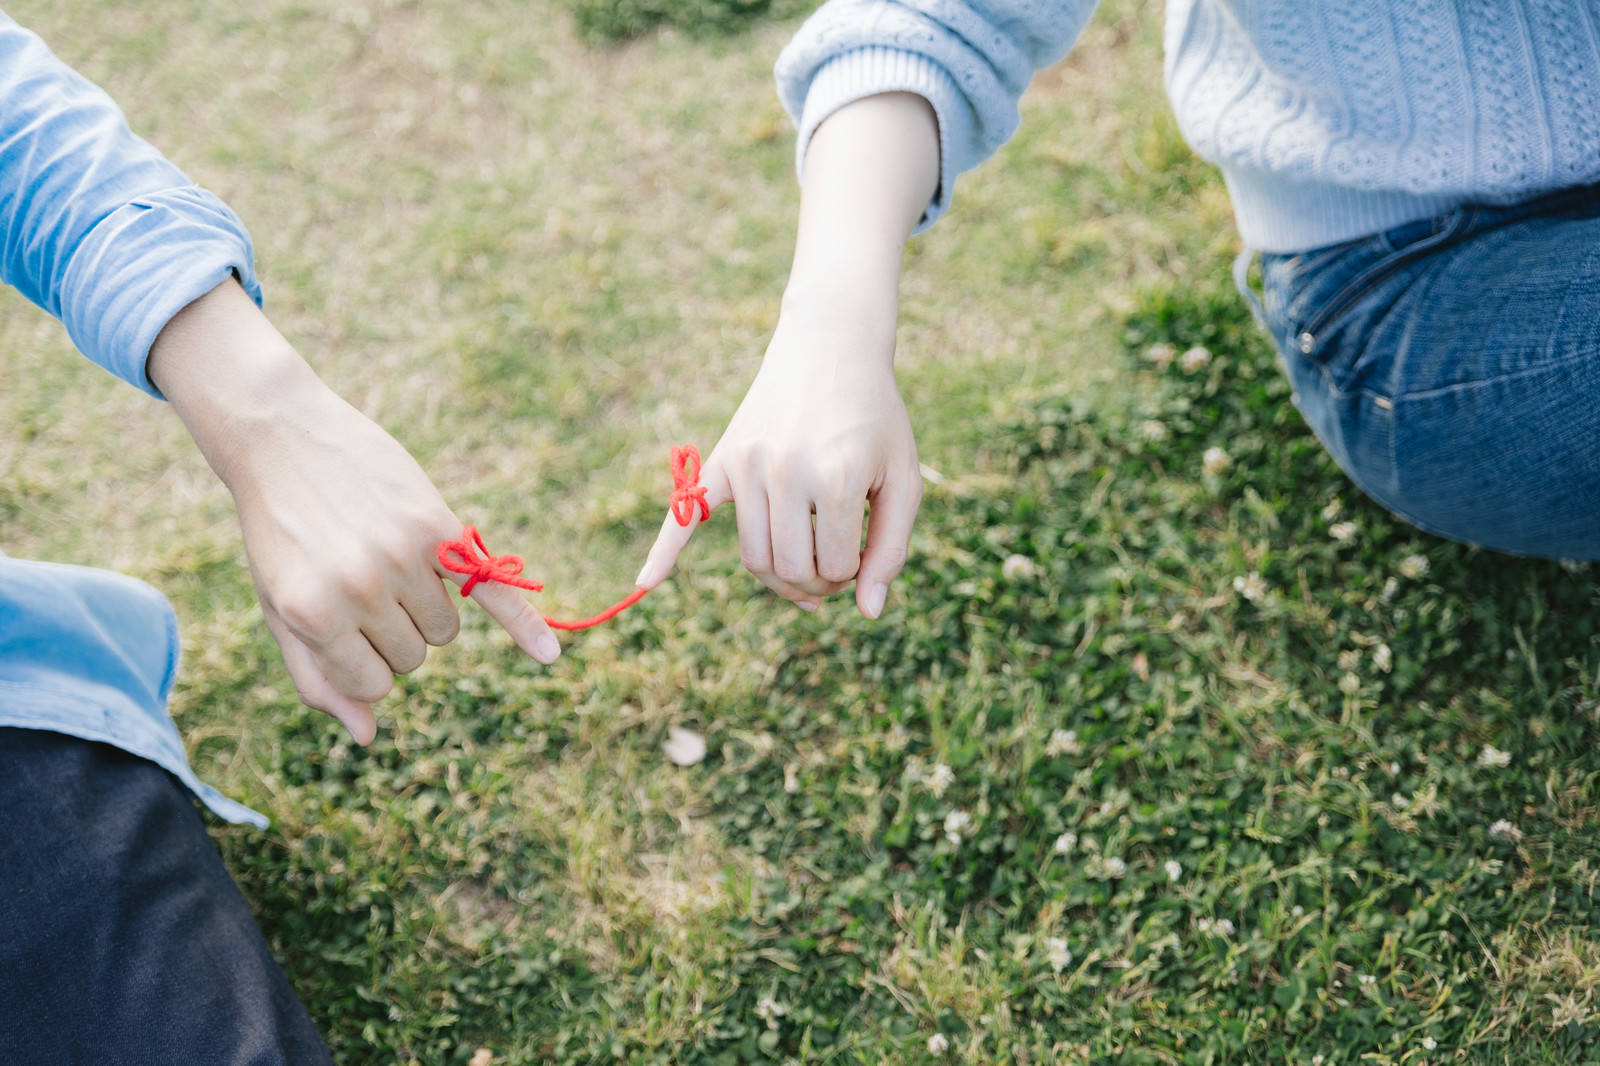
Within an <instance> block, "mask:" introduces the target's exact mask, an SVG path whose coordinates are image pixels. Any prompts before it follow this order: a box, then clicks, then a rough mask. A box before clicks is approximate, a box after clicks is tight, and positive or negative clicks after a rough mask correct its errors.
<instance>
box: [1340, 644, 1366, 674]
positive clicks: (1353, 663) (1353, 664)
mask: <svg viewBox="0 0 1600 1066" xmlns="http://www.w3.org/2000/svg"><path fill="white" fill-rule="evenodd" d="M1360 668H1361V653H1360V652H1359V651H1357V650H1356V649H1354V648H1346V649H1345V650H1344V651H1342V652H1340V653H1339V669H1341V670H1343V671H1345V672H1346V673H1349V672H1351V671H1352V670H1359V669H1360Z"/></svg>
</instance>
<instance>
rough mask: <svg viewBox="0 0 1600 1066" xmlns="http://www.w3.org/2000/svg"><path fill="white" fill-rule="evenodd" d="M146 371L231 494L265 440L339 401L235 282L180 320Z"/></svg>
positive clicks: (164, 334)
mask: <svg viewBox="0 0 1600 1066" xmlns="http://www.w3.org/2000/svg"><path fill="white" fill-rule="evenodd" d="M146 372H147V373H148V374H149V376H150V380H151V382H152V383H154V385H155V386H156V387H157V388H158V389H160V390H161V392H162V394H163V395H164V396H166V398H167V400H168V402H169V403H170V404H171V405H172V408H173V410H174V412H176V414H177V415H178V417H179V419H181V420H182V421H183V424H184V426H185V427H186V428H187V429H188V430H189V435H190V436H191V437H193V438H194V441H195V443H196V444H197V445H198V446H199V448H200V451H201V453H202V454H203V455H204V456H205V458H206V461H207V462H208V463H209V464H210V465H211V468H212V470H214V471H215V472H216V474H217V476H218V477H220V478H221V479H222V481H223V482H224V484H226V485H227V486H228V487H229V488H230V489H235V488H236V485H235V481H236V479H237V478H238V476H239V474H240V472H241V471H242V469H243V468H244V466H245V465H246V464H247V463H248V461H249V460H250V457H251V456H252V454H256V453H257V452H258V451H259V449H260V445H261V443H262V442H263V440H265V439H266V438H267V437H268V436H270V435H272V434H279V433H283V432H286V431H288V432H292V431H293V428H294V427H295V426H296V425H304V424H305V419H307V418H308V417H310V418H315V417H317V415H316V413H315V412H317V411H318V410H320V409H321V402H322V400H324V399H325V398H326V397H329V396H331V395H332V394H331V392H330V391H329V390H328V388H327V386H326V385H324V384H323V383H322V381H321V379H319V378H318V377H317V376H316V373H315V372H314V371H313V370H312V369H311V368H310V367H309V366H308V365H307V364H306V362H305V360H304V359H302V358H301V357H300V355H299V353H298V352H296V351H295V350H294V348H293V346H292V345H290V344H289V342H288V341H287V340H285V339H284V337H283V336H282V334H280V333H279V332H278V331H277V330H276V329H275V328H274V327H273V326H272V324H271V322H269V321H268V320H267V318H266V316H265V315H264V314H262V312H261V310H260V308H258V307H256V305H255V303H254V302H253V301H252V300H251V299H250V298H249V297H248V296H247V295H245V293H244V291H243V290H242V289H240V288H239V286H238V285H237V283H235V282H233V281H231V280H230V281H228V282H225V283H224V284H222V285H220V286H218V287H217V288H215V289H213V290H211V291H210V292H209V293H207V294H206V295H204V296H202V297H200V298H199V299H198V300H196V301H194V302H193V303H191V304H189V305H188V306H187V307H185V308H184V309H183V310H182V311H180V312H178V314H177V315H175V316H173V318H172V320H171V321H170V322H168V323H167V325H166V327H165V328H163V329H162V331H161V333H160V334H159V335H158V336H157V337H156V340H155V343H154V344H152V345H151V347H150V357H149V359H148V360H147V362H146Z"/></svg>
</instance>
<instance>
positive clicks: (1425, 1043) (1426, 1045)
mask: <svg viewBox="0 0 1600 1066" xmlns="http://www.w3.org/2000/svg"><path fill="white" fill-rule="evenodd" d="M1438 1046H1439V1041H1437V1040H1435V1039H1434V1038H1433V1037H1431V1036H1425V1037H1423V1038H1422V1050H1423V1051H1432V1050H1433V1049H1434V1048H1436V1047H1438Z"/></svg>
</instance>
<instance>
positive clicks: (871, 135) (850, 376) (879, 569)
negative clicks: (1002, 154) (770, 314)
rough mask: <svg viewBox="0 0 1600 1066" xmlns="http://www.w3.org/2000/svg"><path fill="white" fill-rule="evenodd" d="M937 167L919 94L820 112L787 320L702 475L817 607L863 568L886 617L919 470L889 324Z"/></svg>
mask: <svg viewBox="0 0 1600 1066" xmlns="http://www.w3.org/2000/svg"><path fill="white" fill-rule="evenodd" d="M938 180H939V125H938V121H937V118H936V117H935V115H934V112H933V108H932V106H931V105H929V103H928V102H927V101H926V100H924V99H923V98H922V97H920V96H915V95H912V94H910V93H884V94H882V95H878V96H869V97H865V98H863V99H860V100H856V101H854V102H852V103H850V104H847V105H845V106H844V107H841V108H840V109H839V110H837V111H835V112H834V113H833V114H832V115H830V116H829V117H828V118H827V119H825V120H824V121H823V122H822V123H821V124H820V125H819V126H818V127H817V129H816V132H815V133H814V134H813V136H812V138H811V143H810V145H809V146H808V147H807V149H806V162H805V177H804V181H803V183H802V188H801V196H800V225H799V230H798V233H797V235H796V240H795V252H794V266H793V268H792V269H791V270H790V272H789V287H788V291H787V292H786V293H785V294H784V300H783V313H782V314H781V315H780V316H779V318H778V328H777V330H776V332H775V333H774V334H773V337H772V343H771V344H770V345H768V347H767V355H766V358H765V360H763V362H762V364H761V370H760V372H759V373H757V374H756V379H755V381H754V382H753V383H752V384H751V386H750V391H749V392H748V393H746V395H745V398H744V402H743V403H741V404H740V405H739V409H738V411H736V412H735V413H734V416H733V421H731V422H730V423H729V424H728V428H727V430H725V431H724V432H723V435H722V439H721V440H720V441H719V442H718V443H717V447H716V449H715V450H714V451H713V452H712V453H711V456H710V457H709V458H708V459H707V460H706V466H705V470H704V471H702V474H701V481H702V483H703V484H705V486H706V489H707V491H706V502H707V503H709V504H710V505H711V506H713V507H715V506H716V505H717V504H719V503H725V502H727V501H728V500H732V501H733V502H734V506H735V507H736V508H737V511H738V520H739V554H740V556H741V557H742V558H743V560H744V565H745V566H746V567H747V568H748V569H749V570H750V572H751V573H753V574H755V575H756V577H758V578H760V579H761V580H762V582H763V583H765V584H766V586H767V587H768V588H770V589H772V590H773V591H774V592H776V593H778V595H780V596H783V597H784V598H786V599H789V600H793V601H794V602H795V603H797V604H799V605H800V606H801V607H804V608H806V609H807V610H816V608H817V606H818V605H819V604H820V602H821V600H822V597H824V596H828V595H831V594H833V593H834V592H837V591H838V590H840V589H842V588H844V587H845V586H846V585H847V584H849V583H850V581H851V580H854V581H855V583H856V605H857V606H858V607H860V609H861V613H862V614H864V615H866V616H867V617H868V618H877V617H878V615H879V614H880V613H882V611H883V604H884V600H885V598H886V597H887V596H888V592H889V583H890V582H891V581H893V580H894V578H895V575H896V574H898V573H899V572H900V568H901V566H903V565H904V564H905V560H906V549H907V545H908V544H909V542H910V539H911V525H912V522H913V521H914V520H915V519H916V516H917V507H918V505H919V504H920V503H921V501H922V478H921V468H920V467H919V466H918V465H917V446H916V442H915V441H914V440H912V437H911V420H910V418H909V417H908V416H907V415H906V407H905V403H904V402H903V401H902V400H901V399H900V390H899V389H898V388H896V387H895V381H894V329H895V319H896V316H897V313H898V302H899V297H898V290H899V286H900V260H901V258H902V256H903V254H904V252H905V242H906V237H907V235H908V234H909V233H910V232H911V229H912V227H913V226H914V225H915V224H916V222H917V220H918V219H919V218H920V217H921V216H922V213H923V210H924V209H925V208H926V207H927V205H928V202H929V198H930V197H931V196H933V194H934V190H935V189H936V188H937V186H938ZM867 503H870V504H871V505H872V511H871V517H870V518H869V519H868V520H867V543H866V547H865V548H864V549H863V548H862V546H861V522H862V513H863V509H864V506H865V505H866V504H867ZM813 517H814V518H815V524H814V525H813ZM694 528H695V527H694V525H693V524H691V525H689V526H688V527H687V528H685V527H681V526H679V525H678V524H677V521H676V520H675V519H674V518H673V517H672V516H671V515H668V517H667V519H666V521H665V522H664V523H663V524H662V527H661V535H660V536H659V537H657V538H656V543H655V546H654V547H652V548H651V549H650V557H649V558H648V559H647V560H646V561H645V565H644V569H643V570H642V571H640V573H639V584H640V585H642V586H644V587H645V588H652V587H654V586H655V585H656V583H657V582H659V581H661V579H662V578H664V577H666V576H667V572H668V571H670V570H671V569H672V564H673V561H674V560H676V559H677V557H678V553H679V552H680V551H682V550H683V546H684V545H685V544H687V543H688V541H689V537H690V535H691V534H692V533H693V532H694Z"/></svg>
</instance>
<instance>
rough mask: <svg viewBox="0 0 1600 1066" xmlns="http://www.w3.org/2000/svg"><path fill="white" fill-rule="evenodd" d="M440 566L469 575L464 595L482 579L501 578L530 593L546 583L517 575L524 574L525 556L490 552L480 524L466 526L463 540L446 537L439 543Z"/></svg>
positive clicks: (495, 579)
mask: <svg viewBox="0 0 1600 1066" xmlns="http://www.w3.org/2000/svg"><path fill="white" fill-rule="evenodd" d="M439 565H440V566H442V567H444V568H445V569H446V570H449V571H452V572H454V573H457V574H466V575H467V580H466V581H465V582H464V583H463V584H462V586H461V595H463V596H470V595H472V590H473V589H474V588H476V587H477V584H478V582H480V581H498V582H500V583H501V584H502V585H515V586H516V587H517V588H519V589H528V590H529V591H531V592H543V591H544V585H542V584H540V583H539V582H537V581H529V580H528V579H527V578H522V577H518V576H517V575H518V574H520V573H522V556H520V555H490V554H489V548H488V546H487V545H485V544H484V543H483V537H482V536H481V535H479V533H478V527H477V526H467V527H466V528H464V529H463V530H462V531H461V539H460V540H447V541H445V542H444V543H443V544H441V545H439Z"/></svg>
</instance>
